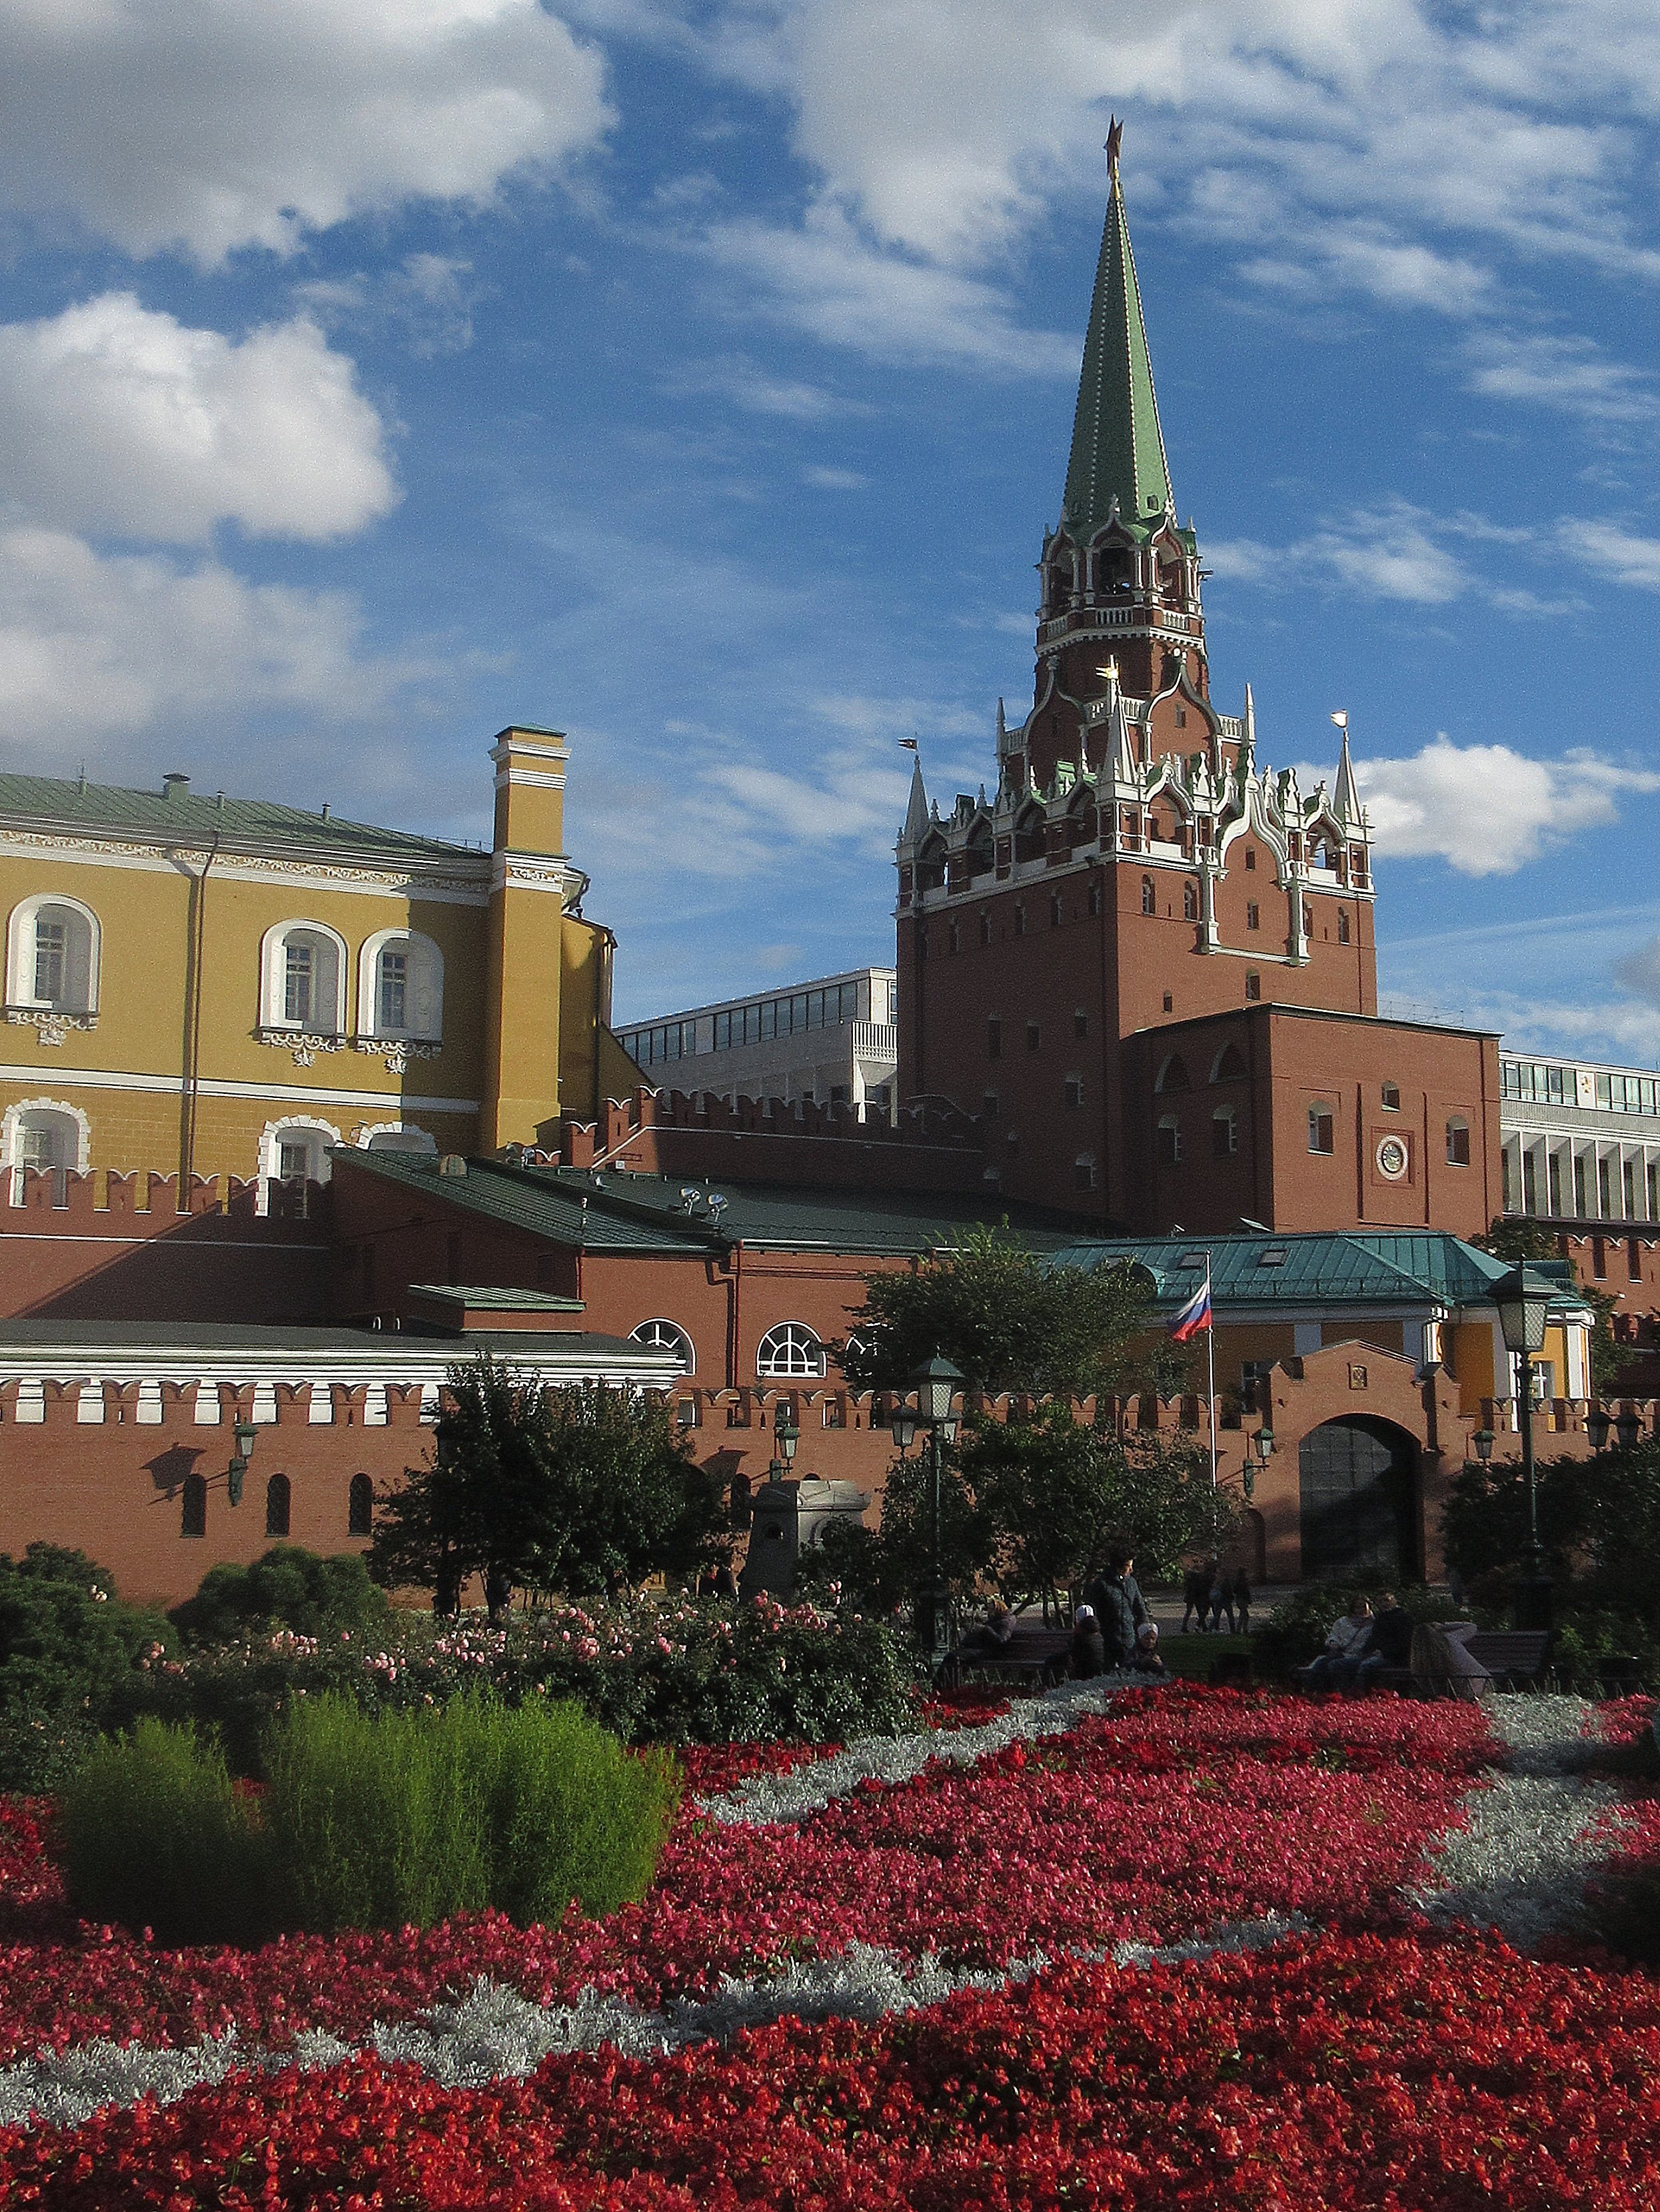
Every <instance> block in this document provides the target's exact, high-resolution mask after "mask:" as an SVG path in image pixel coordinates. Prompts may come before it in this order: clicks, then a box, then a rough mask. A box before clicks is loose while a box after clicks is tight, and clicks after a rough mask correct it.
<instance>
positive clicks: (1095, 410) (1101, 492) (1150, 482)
mask: <svg viewBox="0 0 1660 2212" xmlns="http://www.w3.org/2000/svg"><path fill="white" fill-rule="evenodd" d="M1119 135H1120V131H1119V125H1117V124H1116V123H1115V124H1114V125H1113V132H1112V137H1111V139H1110V141H1109V145H1110V159H1111V188H1110V191H1109V194H1108V197H1107V220H1106V226H1105V228H1104V230H1103V231H1102V233H1101V256H1100V259H1099V261H1098V264H1097V265H1096V271H1095V296H1094V298H1093V299H1092V300H1091V303H1090V326H1089V335H1088V337H1086V338H1085V342H1084V372H1083V375H1082V377H1081V378H1080V380H1079V386H1078V411H1077V413H1076V415H1075V416H1073V427H1072V455H1071V459H1069V460H1068V462H1067V490H1066V499H1065V504H1064V520H1065V524H1066V527H1067V530H1068V532H1070V533H1071V535H1072V537H1073V539H1074V541H1075V542H1076V543H1077V544H1080V545H1081V544H1085V543H1086V542H1087V541H1088V539H1089V538H1090V537H1091V535H1092V533H1093V532H1095V531H1097V530H1098V529H1099V528H1100V526H1101V525H1102V524H1103V523H1104V521H1105V520H1107V517H1108V514H1109V513H1110V509H1111V507H1112V503H1113V501H1114V500H1115V498H1116V501H1117V502H1118V509H1119V513H1121V514H1122V517H1123V518H1124V520H1126V521H1127V522H1130V521H1133V522H1142V523H1145V522H1146V521H1148V520H1151V519H1152V518H1153V517H1155V516H1158V515H1160V514H1162V513H1164V512H1165V510H1166V509H1167V508H1173V507H1174V506H1175V504H1176V502H1175V499H1174V497H1173V495H1172V494H1171V480H1170V466H1169V464H1168V462H1167V461H1166V460H1165V458H1164V433H1163V432H1162V430H1161V429H1160V428H1159V427H1158V400H1157V399H1156V398H1154V396H1153V389H1152V361H1151V359H1150V358H1149V356H1148V353H1147V333H1146V325H1145V323H1144V322H1143V320H1142V317H1141V291H1140V286H1139V284H1138V283H1136V277H1135V256H1134V252H1132V251H1131V249H1130V234H1129V224H1128V222H1127V221H1126V219H1125V215H1124V189H1123V186H1122V184H1121V182H1120V181H1119V176H1118V159H1117V153H1118V138H1119Z"/></svg>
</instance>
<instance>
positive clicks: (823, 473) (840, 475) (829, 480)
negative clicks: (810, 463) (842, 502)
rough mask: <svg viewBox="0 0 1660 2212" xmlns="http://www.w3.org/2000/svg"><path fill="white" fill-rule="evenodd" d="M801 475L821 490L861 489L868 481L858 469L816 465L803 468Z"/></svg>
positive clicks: (805, 480)
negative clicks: (828, 467)
mask: <svg viewBox="0 0 1660 2212" xmlns="http://www.w3.org/2000/svg"><path fill="white" fill-rule="evenodd" d="M801 475H802V478H803V480H804V482H806V483H810V484H813V485H816V486H817V488H818V489H819V490H820V491H859V490H861V489H863V487H864V485H865V484H866V482H867V481H868V479H867V478H866V477H862V476H860V473H859V471H858V470H857V469H827V468H824V467H822V466H815V467H812V468H809V469H803V470H802V471H801Z"/></svg>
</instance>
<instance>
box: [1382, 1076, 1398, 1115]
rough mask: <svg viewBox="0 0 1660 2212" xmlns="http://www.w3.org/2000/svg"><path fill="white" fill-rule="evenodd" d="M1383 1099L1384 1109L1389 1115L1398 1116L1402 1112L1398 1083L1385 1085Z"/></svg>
mask: <svg viewBox="0 0 1660 2212" xmlns="http://www.w3.org/2000/svg"><path fill="white" fill-rule="evenodd" d="M1383 1104H1384V1107H1385V1109H1387V1110H1388V1111H1389V1113H1391V1114H1398V1113H1399V1112H1400V1111H1401V1086H1400V1085H1399V1084H1398V1083H1386V1084H1385V1085H1383Z"/></svg>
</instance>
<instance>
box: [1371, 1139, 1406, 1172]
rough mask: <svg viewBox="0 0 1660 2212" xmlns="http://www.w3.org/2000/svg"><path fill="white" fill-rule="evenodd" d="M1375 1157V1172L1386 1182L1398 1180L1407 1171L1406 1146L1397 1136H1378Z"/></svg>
mask: <svg viewBox="0 0 1660 2212" xmlns="http://www.w3.org/2000/svg"><path fill="white" fill-rule="evenodd" d="M1375 1158H1377V1172H1378V1174H1379V1175H1380V1176H1383V1180H1384V1181H1385V1182H1400V1180H1401V1178H1402V1176H1404V1175H1405V1174H1406V1172H1407V1168H1408V1158H1407V1148H1406V1146H1405V1145H1404V1144H1403V1143H1402V1140H1401V1139H1400V1138H1399V1137H1383V1138H1380V1139H1378V1145H1377V1153H1376V1155H1375Z"/></svg>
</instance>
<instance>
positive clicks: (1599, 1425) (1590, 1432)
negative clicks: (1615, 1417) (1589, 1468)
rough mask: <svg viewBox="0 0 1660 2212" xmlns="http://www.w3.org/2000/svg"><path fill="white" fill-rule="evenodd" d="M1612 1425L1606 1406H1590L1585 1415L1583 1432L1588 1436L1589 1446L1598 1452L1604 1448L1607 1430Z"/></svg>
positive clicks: (1606, 1441) (1606, 1440)
mask: <svg viewBox="0 0 1660 2212" xmlns="http://www.w3.org/2000/svg"><path fill="white" fill-rule="evenodd" d="M1613 1426H1614V1424H1613V1422H1612V1421H1611V1420H1609V1419H1608V1407H1606V1406H1593V1407H1591V1409H1590V1413H1587V1414H1586V1416H1585V1434H1586V1435H1587V1436H1588V1437H1590V1448H1591V1449H1592V1450H1593V1451H1594V1452H1600V1451H1602V1450H1603V1449H1605V1448H1606V1446H1607V1444H1608V1431H1609V1430H1610V1429H1611V1428H1612V1427H1613Z"/></svg>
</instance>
